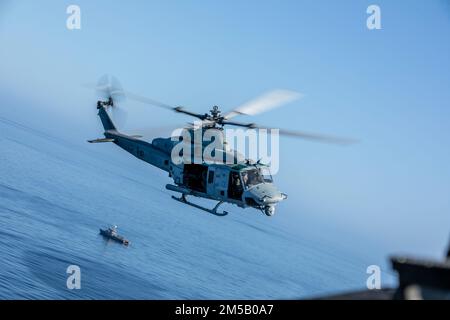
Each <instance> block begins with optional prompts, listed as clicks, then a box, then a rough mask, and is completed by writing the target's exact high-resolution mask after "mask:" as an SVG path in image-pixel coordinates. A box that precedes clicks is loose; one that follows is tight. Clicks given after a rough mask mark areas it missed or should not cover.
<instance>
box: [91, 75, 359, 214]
mask: <svg viewBox="0 0 450 320" xmlns="http://www.w3.org/2000/svg"><path fill="white" fill-rule="evenodd" d="M89 87H91V88H92V87H93V86H92V85H90V86H89ZM95 89H97V91H98V92H99V93H100V94H101V95H102V97H103V99H102V100H98V101H97V109H98V116H99V117H100V120H101V122H102V124H103V128H104V130H105V131H104V138H99V139H95V140H88V142H90V143H106V142H111V143H114V144H116V145H117V146H119V147H120V148H122V149H124V150H125V151H126V152H129V153H131V154H132V155H133V156H135V157H136V158H138V159H140V160H142V161H145V162H147V163H149V164H151V165H153V166H155V167H157V168H159V169H161V170H164V171H166V172H168V174H169V177H171V178H173V182H174V183H173V184H167V185H166V189H167V190H170V191H173V192H177V193H179V194H180V197H175V196H172V198H173V199H174V200H177V201H179V202H181V203H183V204H187V205H190V206H192V207H195V208H198V209H201V210H204V211H206V212H208V213H211V214H214V215H217V216H225V215H227V214H228V212H226V211H222V212H219V211H218V209H219V207H220V206H221V205H222V204H223V203H231V204H235V205H237V206H239V207H241V208H247V207H250V208H255V209H258V210H260V211H261V212H263V213H264V214H266V215H267V216H273V215H274V213H275V206H276V204H277V203H279V202H280V201H283V200H285V199H287V195H286V194H284V193H282V192H280V191H279V190H278V189H277V188H276V187H275V185H274V183H273V179H272V176H271V173H270V168H269V166H268V165H266V164H263V163H261V162H260V161H256V162H255V161H254V160H251V159H245V158H243V157H242V155H240V154H238V153H237V152H236V151H235V150H230V149H227V148H226V141H225V136H224V135H223V131H224V126H226V125H231V126H237V127H244V128H252V129H254V128H266V127H262V126H258V125H257V124H254V123H244V122H237V121H234V118H235V117H236V116H239V115H256V114H259V113H262V112H265V111H268V110H270V109H273V108H275V107H278V106H280V105H282V104H285V103H287V102H290V101H293V100H295V99H298V98H299V94H298V93H294V92H290V91H286V90H284V91H283V90H278V91H273V92H271V93H269V94H266V95H264V96H261V97H260V98H257V99H255V100H252V101H250V102H249V103H246V104H244V105H242V106H241V107H238V108H235V109H233V110H232V111H230V112H228V113H226V114H223V115H222V113H221V111H220V109H219V107H217V106H214V107H213V108H212V110H211V111H210V112H209V113H205V114H199V113H196V112H192V111H189V110H187V109H185V108H184V107H173V106H170V105H167V104H165V103H161V102H158V101H156V100H153V99H149V98H146V97H143V96H139V95H136V94H134V93H131V92H128V91H124V90H123V89H122V87H121V85H120V83H119V82H118V81H117V79H115V78H113V77H110V76H104V77H102V78H101V79H100V80H99V82H98V83H97V85H96V86H95ZM124 97H126V98H128V99H132V100H135V101H138V102H141V103H145V104H147V105H151V106H153V107H159V108H163V109H166V110H170V111H172V112H176V113H181V114H185V115H188V116H191V117H194V118H196V119H198V120H199V122H196V124H195V125H192V124H190V125H189V126H187V127H185V128H184V129H182V130H183V131H184V133H186V132H187V134H188V135H191V136H194V135H195V134H198V133H200V134H201V135H203V134H204V132H206V130H213V131H216V133H219V137H221V138H220V139H221V141H220V143H221V144H223V145H224V146H225V147H224V148H223V149H222V150H220V149H215V150H214V152H215V153H216V157H215V158H214V159H213V160H214V161H211V160H212V159H202V161H200V162H199V161H197V162H196V161H181V162H180V161H174V159H173V156H172V155H173V151H174V148H175V147H176V146H177V145H178V144H179V143H180V140H183V139H178V140H177V139H173V137H169V138H155V139H153V140H152V142H151V143H150V142H147V141H144V140H142V139H141V138H142V136H136V135H127V134H124V133H122V132H120V131H119V130H118V129H117V127H116V125H115V123H114V122H113V120H112V119H111V117H110V115H109V113H108V111H109V110H111V111H112V112H117V111H118V110H119V108H118V105H117V103H116V101H118V100H122V99H123V98H124ZM279 133H280V135H287V136H292V137H299V138H304V139H309V140H315V141H320V142H327V143H336V144H349V143H353V142H354V141H353V140H350V139H342V138H335V137H330V136H324V135H317V134H311V133H305V132H299V131H292V130H282V129H279ZM205 147H206V144H205V143H203V142H202V143H200V144H198V143H197V144H196V143H192V149H196V148H200V149H201V150H204V148H205ZM214 152H213V153H214ZM220 152H221V153H220ZM194 153H195V152H194ZM230 155H231V157H232V159H233V161H231V162H229V161H225V159H229V158H227V157H229V156H230ZM183 159H185V158H183ZM217 159H220V160H219V161H218V160H217ZM188 196H193V197H199V198H205V199H209V200H215V201H217V204H216V205H215V206H214V207H213V208H212V209H209V208H206V207H203V206H200V205H198V204H195V203H193V202H190V201H188V199H187V197H188Z"/></svg>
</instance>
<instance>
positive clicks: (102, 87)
mask: <svg viewBox="0 0 450 320" xmlns="http://www.w3.org/2000/svg"><path fill="white" fill-rule="evenodd" d="M107 77H108V76H103V77H102V78H100V81H99V83H98V84H97V85H92V84H85V85H83V87H85V88H89V89H95V90H97V91H99V92H101V93H104V94H103V95H102V96H103V98H105V99H107V98H109V96H111V95H115V96H118V95H120V96H124V97H126V98H128V99H130V100H134V101H137V102H140V103H143V104H147V105H150V106H154V107H158V108H162V109H166V110H171V111H174V112H177V113H183V114H186V115H189V116H192V117H195V118H198V119H201V120H203V119H205V115H204V114H199V113H195V112H192V111H189V110H186V109H185V108H183V107H174V106H171V105H169V104H166V103H163V102H160V101H158V100H155V99H151V98H147V97H144V96H141V95H139V94H136V93H133V92H130V91H126V90H123V89H122V87H121V86H117V87H116V85H115V84H114V82H115V81H116V79H115V78H112V81H113V85H111V84H110V83H111V81H110V80H109V79H108V78H107Z"/></svg>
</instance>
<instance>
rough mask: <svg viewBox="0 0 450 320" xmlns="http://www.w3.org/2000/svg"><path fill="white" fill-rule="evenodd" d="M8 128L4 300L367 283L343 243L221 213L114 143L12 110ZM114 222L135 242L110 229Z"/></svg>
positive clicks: (303, 291) (0, 143) (0, 172)
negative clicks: (69, 134)
mask: <svg viewBox="0 0 450 320" xmlns="http://www.w3.org/2000/svg"><path fill="white" fill-rule="evenodd" d="M0 132H1V135H0V151H1V152H0V299H271V298H274V299H293V298H302V297H313V296H317V295H322V294H327V293H333V292H342V291H346V290H350V289H354V288H364V286H365V282H364V281H365V278H366V277H367V275H366V274H365V268H366V266H367V265H368V264H367V262H366V261H364V260H362V259H360V258H359V257H358V256H357V255H356V254H354V253H352V252H348V251H346V250H343V249H342V248H341V247H340V245H339V243H338V242H336V243H329V242H328V243H327V242H323V241H321V240H320V238H314V237H309V238H308V237H307V236H305V235H303V234H302V233H299V232H295V230H293V229H290V228H288V227H287V226H286V225H285V224H281V223H279V222H278V220H277V218H276V216H274V217H273V218H268V217H265V216H264V215H262V214H261V213H260V212H257V211H256V210H252V209H249V210H243V209H240V208H237V207H235V206H229V207H226V209H227V211H230V214H229V215H228V216H226V217H217V216H213V215H209V214H207V213H205V212H202V211H199V210H197V209H195V208H191V207H188V206H185V205H183V204H180V203H178V202H176V201H173V200H172V199H171V198H170V192H168V191H167V190H165V188H164V186H165V184H167V183H170V182H171V181H170V179H169V178H168V177H167V176H166V175H165V174H164V173H162V172H160V171H158V170H157V169H155V168H152V167H151V166H149V165H147V164H145V163H140V162H139V161H138V160H137V159H135V158H133V157H131V156H128V155H126V154H125V153H124V152H123V151H122V150H121V149H119V148H118V147H116V146H114V145H112V144H102V145H90V144H87V143H85V141H82V143H81V142H80V143H78V144H76V143H75V144H74V143H71V142H69V141H67V140H65V139H64V137H61V136H55V135H51V134H48V133H46V131H45V126H44V125H42V127H41V126H39V125H36V126H34V127H33V126H29V125H24V124H23V123H22V122H21V119H20V117H17V119H11V118H7V117H0ZM89 138H95V137H89ZM100 151H101V152H100ZM116 155H117V157H116ZM197 202H198V203H202V204H205V205H208V206H211V205H212V203H211V202H207V201H202V200H198V201H197ZM277 214H282V213H280V212H278V213H277ZM112 224H116V225H118V226H119V231H120V233H121V234H123V235H124V236H126V237H127V238H128V239H129V240H130V241H131V245H130V246H129V247H125V246H122V245H120V244H118V243H114V242H109V241H106V240H105V239H103V238H102V237H101V236H100V235H99V228H100V227H105V226H108V225H112ZM70 265H77V266H79V267H80V270H81V282H80V283H81V289H79V290H69V289H68V287H67V279H68V276H69V274H67V273H66V271H67V268H68V267H69V266H70Z"/></svg>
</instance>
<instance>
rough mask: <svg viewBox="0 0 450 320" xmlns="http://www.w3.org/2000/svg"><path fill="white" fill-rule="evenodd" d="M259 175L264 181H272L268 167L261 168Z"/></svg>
mask: <svg viewBox="0 0 450 320" xmlns="http://www.w3.org/2000/svg"><path fill="white" fill-rule="evenodd" d="M261 175H262V176H263V179H264V182H267V183H272V182H273V179H272V174H271V173H270V169H269V168H268V167H262V168H261Z"/></svg>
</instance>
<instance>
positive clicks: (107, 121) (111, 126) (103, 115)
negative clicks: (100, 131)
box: [98, 106, 117, 131]
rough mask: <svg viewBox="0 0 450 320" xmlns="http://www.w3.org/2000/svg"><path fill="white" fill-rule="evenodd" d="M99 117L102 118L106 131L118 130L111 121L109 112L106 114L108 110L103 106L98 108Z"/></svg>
mask: <svg viewBox="0 0 450 320" xmlns="http://www.w3.org/2000/svg"><path fill="white" fill-rule="evenodd" d="M98 116H99V117H100V120H101V121H102V124H103V128H104V129H105V131H108V130H117V129H116V126H115V125H114V123H113V121H112V120H111V117H110V116H109V114H108V112H106V108H105V107H103V106H99V107H98Z"/></svg>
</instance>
